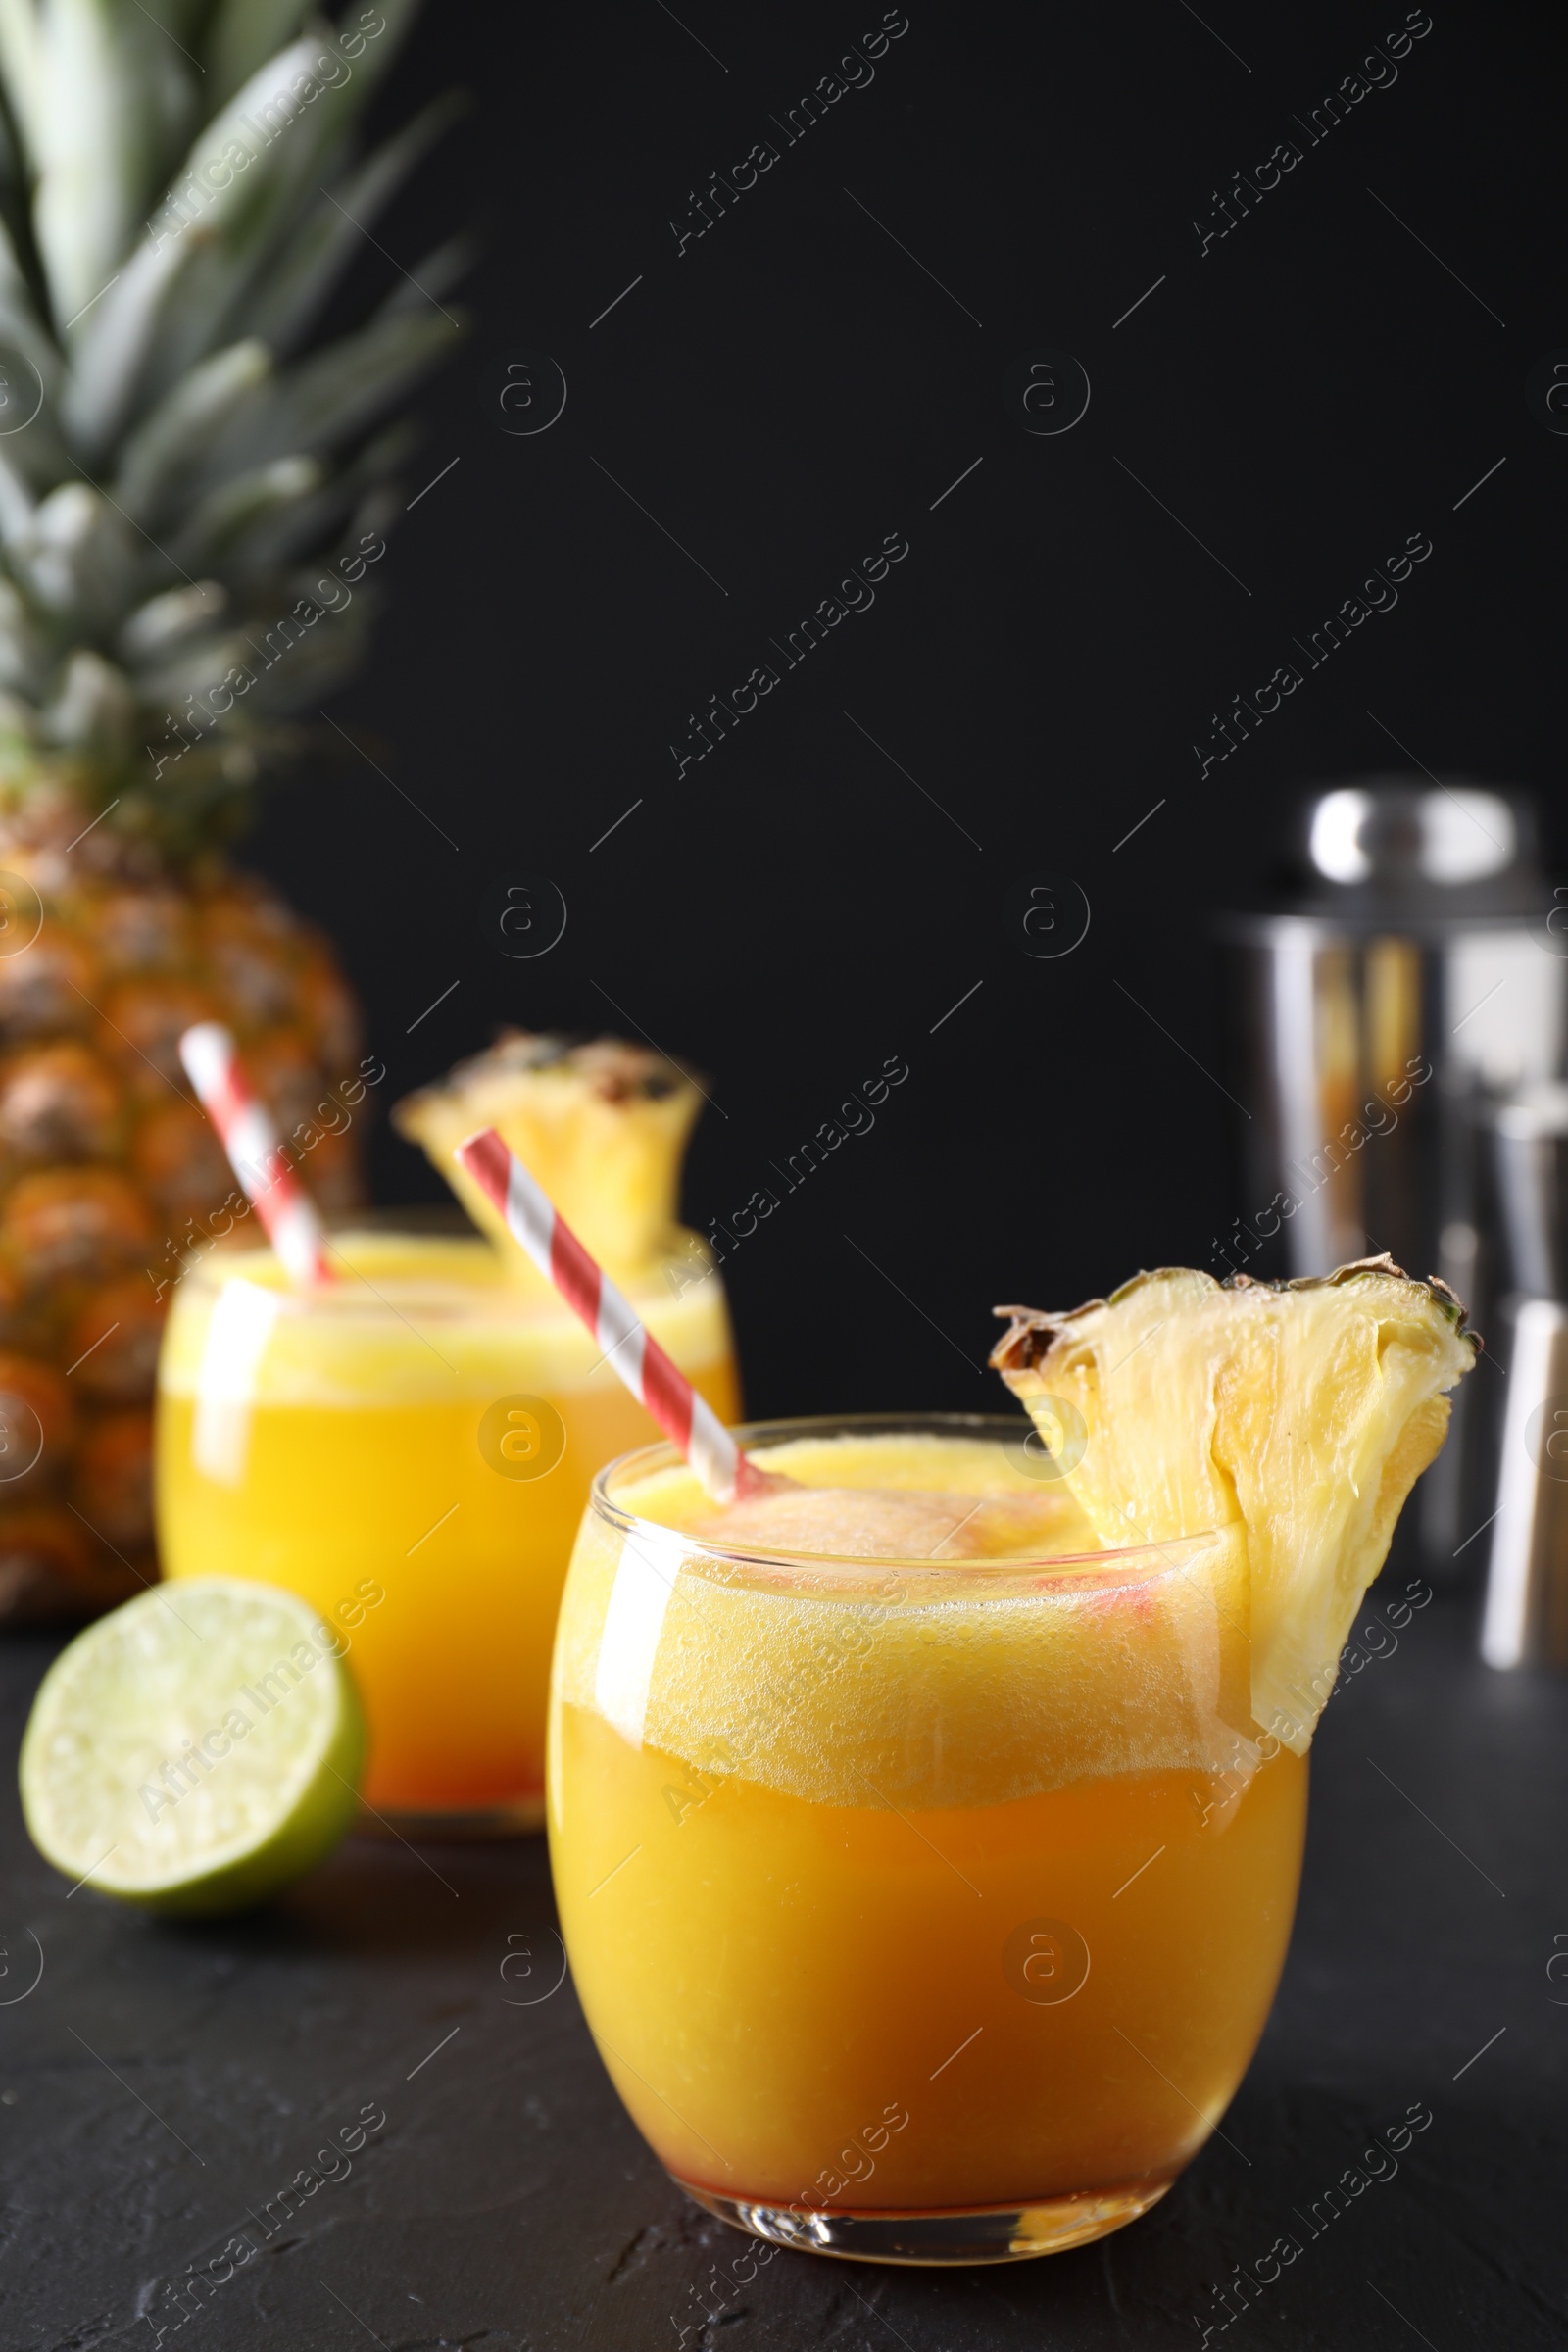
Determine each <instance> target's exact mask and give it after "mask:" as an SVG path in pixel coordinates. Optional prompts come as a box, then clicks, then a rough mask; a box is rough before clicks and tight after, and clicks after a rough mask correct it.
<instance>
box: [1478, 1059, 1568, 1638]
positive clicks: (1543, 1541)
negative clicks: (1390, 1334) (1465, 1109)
mask: <svg viewBox="0 0 1568 2352" xmlns="http://www.w3.org/2000/svg"><path fill="white" fill-rule="evenodd" d="M1482 1125H1483V1130H1484V1133H1485V1136H1486V1141H1487V1145H1488V1165H1489V1172H1490V1175H1491V1178H1492V1185H1493V1192H1494V1196H1495V1201H1496V1204H1497V1224H1498V1229H1499V1236H1498V1238H1499V1243H1500V1250H1499V1256H1500V1260H1501V1274H1502V1279H1503V1280H1504V1281H1505V1282H1506V1283H1507V1285H1508V1296H1507V1297H1506V1298H1505V1299H1503V1301H1502V1305H1501V1308H1500V1311H1499V1314H1498V1318H1497V1322H1498V1340H1499V1347H1500V1358H1501V1361H1502V1362H1503V1364H1504V1365H1505V1367H1506V1371H1507V1395H1506V1401H1505V1404H1504V1408H1503V1412H1502V1428H1501V1444H1500V1447H1499V1451H1498V1456H1497V1480H1496V1495H1495V1503H1496V1508H1495V1512H1494V1514H1493V1518H1492V1538H1491V1557H1490V1560H1489V1564H1488V1570H1487V1602H1486V1610H1485V1613H1484V1615H1483V1618H1482V1625H1481V1654H1482V1656H1483V1657H1484V1658H1485V1659H1486V1661H1487V1663H1488V1664H1489V1665H1491V1666H1524V1665H1532V1664H1545V1665H1550V1666H1568V1087H1565V1086H1556V1085H1545V1086H1538V1087H1532V1088H1530V1089H1528V1090H1527V1091H1526V1092H1525V1093H1523V1094H1521V1095H1519V1096H1516V1097H1514V1098H1512V1099H1511V1100H1509V1101H1507V1102H1504V1103H1497V1104H1495V1105H1493V1106H1489V1108H1488V1109H1487V1110H1486V1112H1485V1113H1484V1114H1483V1120H1482Z"/></svg>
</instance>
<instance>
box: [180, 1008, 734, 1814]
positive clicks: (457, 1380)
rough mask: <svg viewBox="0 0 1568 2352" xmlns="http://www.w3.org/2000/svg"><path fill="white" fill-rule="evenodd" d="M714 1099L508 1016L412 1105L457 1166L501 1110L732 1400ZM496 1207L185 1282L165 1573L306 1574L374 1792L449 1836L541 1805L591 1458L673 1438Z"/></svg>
mask: <svg viewBox="0 0 1568 2352" xmlns="http://www.w3.org/2000/svg"><path fill="white" fill-rule="evenodd" d="M475 1092H477V1094H478V1096H479V1097H480V1105H479V1107H478V1108H475V1106H474V1103H473V1097H474V1094H475ZM699 1102H700V1096H699V1094H698V1090H697V1089H696V1087H695V1085H694V1084H693V1082H692V1081H691V1079H690V1078H689V1077H688V1076H687V1074H686V1073H685V1072H684V1071H682V1070H680V1069H679V1068H678V1067H677V1066H676V1065H675V1064H672V1063H669V1062H666V1061H665V1060H664V1059H663V1058H662V1056H659V1055H656V1054H648V1053H646V1052H644V1051H643V1049H641V1048H633V1047H626V1046H622V1045H619V1044H618V1043H616V1042H615V1041H613V1040H609V1039H606V1040H601V1041H599V1042H598V1043H597V1044H596V1045H593V1046H588V1047H575V1048H574V1047H572V1046H570V1045H569V1044H568V1043H567V1042H566V1041H564V1040H561V1039H554V1038H540V1037H530V1036H526V1035H524V1034H522V1033H514V1034H513V1036H512V1037H510V1038H509V1039H506V1040H504V1041H503V1042H502V1044H501V1045H500V1046H499V1047H498V1048H496V1049H494V1050H493V1051H492V1052H491V1053H490V1054H485V1055H481V1056H480V1057H479V1058H478V1060H477V1061H475V1062H472V1063H469V1064H466V1065H465V1066H464V1067H462V1068H460V1069H459V1070H457V1071H455V1072H454V1073H453V1075H452V1078H451V1079H450V1080H449V1081H447V1082H446V1083H445V1084H444V1085H443V1086H441V1087H438V1088H432V1089H429V1090H427V1091H426V1092H425V1093H424V1094H423V1095H421V1096H415V1097H413V1098H411V1099H410V1101H409V1102H407V1103H403V1104H401V1105H400V1106H399V1112H398V1118H399V1123H400V1124H401V1125H402V1126H403V1127H404V1129H405V1132H407V1133H409V1134H411V1135H414V1136H417V1137H418V1138H419V1140H421V1141H424V1142H425V1143H426V1144H427V1147H428V1148H429V1150H430V1152H431V1156H432V1158H434V1159H435V1160H436V1164H437V1165H438V1166H442V1167H443V1169H444V1170H445V1169H447V1168H450V1166H451V1157H450V1150H449V1148H448V1141H449V1131H451V1130H454V1129H455V1130H456V1131H457V1132H459V1133H463V1132H466V1130H467V1129H468V1128H471V1127H472V1126H474V1125H477V1124H481V1123H482V1121H483V1117H484V1116H485V1115H489V1116H503V1117H504V1118H505V1121H506V1123H507V1125H508V1127H509V1129H510V1130H511V1131H512V1132H513V1133H515V1134H519V1135H520V1137H521V1139H522V1140H524V1141H525V1142H526V1145H527V1148H528V1149H529V1151H530V1152H531V1153H532V1155H533V1157H534V1158H535V1159H536V1161H539V1162H542V1163H543V1164H544V1165H546V1166H547V1167H548V1168H549V1169H550V1173H551V1177H552V1181H553V1183H554V1184H555V1186H556V1188H557V1190H558V1193H559V1196H560V1197H561V1198H562V1199H563V1200H564V1201H570V1202H571V1204H572V1208H573V1212H574V1214H575V1216H576V1218H577V1219H578V1220H579V1221H580V1222H581V1224H582V1225H583V1227H584V1228H585V1229H587V1230H590V1231H592V1232H593V1234H594V1236H595V1240H596V1243H597V1246H598V1248H599V1249H600V1250H601V1251H602V1252H603V1253H604V1255H605V1258H606V1260H607V1262H609V1263H611V1264H613V1265H614V1267H615V1268H616V1271H617V1274H618V1276H619V1278H620V1280H621V1281H622V1283H623V1284H624V1286H625V1288H626V1289H627V1291H628V1293H629V1294H630V1295H631V1296H632V1297H633V1299H635V1300H636V1302H637V1306H638V1309H639V1311H640V1312H641V1314H642V1315H643V1317H644V1319H645V1320H646V1322H647V1324H648V1326H649V1328H650V1329H651V1330H652V1331H653V1332H654V1334H655V1335H656V1336H657V1338H658V1339H659V1340H660V1341H661V1342H662V1345H663V1347H664V1348H665V1349H666V1350H667V1351H668V1353H669V1354H670V1355H671V1356H672V1357H673V1358H674V1359H675V1361H676V1362H677V1363H678V1364H679V1365H680V1366H681V1368H682V1370H683V1371H684V1372H685V1373H686V1374H687V1375H688V1377H689V1378H690V1379H691V1381H692V1382H693V1384H694V1385H695V1386H696V1388H697V1389H698V1390H699V1391H700V1392H701V1393H702V1395H703V1396H704V1397H707V1399H708V1401H709V1402H710V1403H711V1405H712V1406H713V1408H714V1410H715V1411H716V1412H717V1413H718V1414H719V1416H720V1417H721V1418H722V1419H724V1420H726V1421H727V1420H731V1419H733V1418H734V1416H735V1414H736V1413H737V1412H738V1410H739V1395H738V1391H737V1386H736V1375H735V1365H734V1355H733V1349H732V1346H731V1340H730V1332H729V1322H728V1316H727V1312H726V1308H725V1303H724V1295H723V1290H722V1286H721V1283H720V1281H719V1278H718V1275H717V1273H716V1271H714V1270H713V1269H712V1268H711V1267H710V1266H709V1265H708V1261H707V1259H706V1257H705V1256H704V1253H703V1249H702V1245H701V1244H700V1243H699V1242H698V1241H697V1239H696V1237H695V1236H694V1235H691V1234H687V1233H684V1232H683V1231H682V1229H681V1228H680V1227H679V1226H678V1225H677V1224H676V1223H675V1196H676V1188H677V1183H678V1176H679V1164H680V1153H681V1149H682V1146H683V1144H684V1141H685V1137H686V1134H687V1132H688V1130H689V1128H690V1125H691V1121H692V1117H693V1114H694V1111H695V1109H696V1107H697V1105H698V1103H699ZM485 1205H486V1204H484V1203H483V1202H481V1203H480V1206H481V1208H483V1207H484V1206H485ZM488 1221H489V1222H490V1224H491V1226H492V1230H494V1231H495V1232H496V1240H495V1242H494V1244H492V1242H490V1241H488V1240H485V1239H482V1238H480V1237H479V1236H477V1235H474V1234H472V1233H471V1232H470V1233H468V1234H466V1237H465V1238H457V1237H453V1236H441V1235H436V1234H433V1233H431V1232H429V1231H424V1232H420V1231H417V1230H404V1231H398V1230H395V1229H393V1228H392V1227H390V1226H388V1225H387V1224H385V1223H382V1224H381V1225H379V1226H375V1225H372V1224H369V1223H367V1224H365V1225H364V1226H363V1227H362V1228H360V1229H358V1230H346V1231H342V1232H338V1233H336V1234H335V1235H334V1236H333V1238H332V1242H331V1246H330V1249H329V1250H328V1253H327V1255H328V1262H329V1264H330V1266H331V1267H332V1269H333V1271H334V1273H335V1275H336V1277H337V1279H335V1280H333V1281H331V1282H329V1283H323V1284H320V1285H319V1286H317V1287H315V1288H313V1289H311V1290H309V1291H308V1292H303V1293H302V1292H298V1291H294V1290H291V1289H290V1287H289V1285H288V1283H287V1281H286V1280H285V1278H284V1275H283V1272H282V1270H281V1268H280V1267H279V1265H278V1263H277V1261H276V1259H275V1258H274V1257H273V1255H272V1253H271V1252H270V1251H269V1250H255V1251H249V1252H234V1253H230V1254H224V1255H221V1256H220V1255H215V1256H213V1257H211V1258H209V1259H207V1260H206V1261H205V1262H204V1263H203V1264H201V1265H199V1266H196V1267H193V1268H192V1269H191V1270H190V1271H189V1272H187V1274H186V1275H185V1277H184V1279H183V1281H182V1282H181V1285H180V1287H179V1290H178V1292H177V1294H176V1297H175V1300H174V1304H173V1309H172V1314H171V1317H170V1322H169V1327H168V1331H167V1335H166V1338H165V1343H164V1351H163V1360H162V1366H161V1372H160V1388H159V1411H158V1433H157V1485H158V1519H159V1537H160V1544H161V1550H162V1557H163V1565H164V1571H165V1574H166V1575H169V1576H172V1577H183V1576H205V1575H211V1574H212V1573H214V1572H215V1571H221V1572H222V1573H223V1574H225V1575H229V1576H240V1577H255V1578H259V1579H261V1580H263V1581H264V1582H267V1583H272V1584H279V1585H286V1586H288V1587H289V1588H290V1589H291V1590H292V1591H294V1592H296V1593H300V1594H301V1595H302V1596H303V1597H304V1598H306V1599H307V1600H309V1601H311V1602H312V1603H313V1604H314V1605H315V1606H316V1607H317V1608H319V1610H320V1611H321V1613H322V1615H323V1616H324V1617H326V1618H327V1619H328V1620H329V1621H330V1622H331V1623H333V1624H335V1625H337V1626H339V1627H341V1628H342V1629H343V1631H344V1634H345V1635H346V1637H347V1639H348V1641H349V1643H350V1650H349V1655H350V1659H351V1663H352V1666H353V1669H354V1673H355V1677H356V1680H357V1681H358V1684H359V1687H360V1690H361V1692H362V1694H363V1696H364V1699H365V1704H366V1711H367V1715H368V1723H369V1733H370V1748H369V1761H368V1769H367V1774H366V1780H365V1795H366V1799H367V1802H368V1805H370V1806H371V1807H372V1808H374V1810H375V1811H376V1812H378V1813H382V1814H392V1815H394V1816H396V1817H398V1818H399V1819H402V1818H403V1817H404V1816H409V1817H412V1818H414V1819H415V1820H417V1821H421V1822H422V1821H428V1823H429V1825H430V1826H432V1827H434V1828H445V1829H448V1830H456V1829H460V1828H462V1829H468V1830H473V1831H483V1830H504V1829H508V1828H537V1827H538V1826H539V1824H540V1822H541V1820H542V1818H543V1789H544V1755H545V1703H546V1693H547V1687H548V1681H549V1669H550V1644H551V1640H552V1637H553V1635H554V1631H555V1620H556V1610H557V1606H558V1603H559V1601H560V1598H561V1589H562V1585H563V1582H564V1577H565V1572H566V1563H567V1561H568V1559H569V1557H570V1553H571V1545H572V1538H573V1535H574V1533H575V1530H576V1526H577V1522H578V1520H579V1518H580V1517H581V1514H582V1509H583V1505H584V1502H585V1500H586V1497H587V1494H588V1488H589V1482H590V1480H591V1479H592V1477H593V1475H594V1473H595V1471H596V1470H598V1469H599V1468H600V1466H601V1465H602V1464H603V1463H604V1462H606V1461H608V1460H610V1459H611V1458H612V1457H613V1455H615V1454H617V1453H620V1452H623V1451H624V1450H625V1449H626V1448H627V1447H628V1446H637V1445H640V1444H642V1443H644V1442H645V1441H646V1440H647V1439H648V1438H650V1437H652V1436H653V1435H654V1434H655V1433H654V1424H653V1422H652V1421H651V1420H650V1419H649V1417H648V1415H647V1414H646V1413H645V1412H644V1411H643V1409H642V1407H641V1405H639V1404H638V1403H637V1402H636V1401H635V1400H634V1399H633V1398H632V1397H629V1396H628V1395H627V1394H626V1392H625V1390H624V1389H623V1388H622V1386H621V1384H620V1382H619V1380H618V1379H617V1378H616V1376H615V1372H614V1370H613V1366H612V1365H611V1364H610V1363H609V1362H607V1361H606V1360H605V1356H604V1350H603V1349H602V1348H600V1347H599V1346H598V1345H597V1344H596V1342H595V1341H594V1339H593V1338H592V1336H591V1335H590V1334H589V1333H588V1332H586V1331H585V1330H584V1329H583V1328H582V1327H581V1325H580V1324H579V1323H578V1322H577V1321H576V1319H575V1318H574V1316H573V1315H572V1313H571V1310H570V1309H569V1307H567V1306H566V1305H565V1304H564V1302H563V1301H562V1299H560V1298H559V1297H558V1296H557V1294H556V1292H555V1291H554V1290H553V1289H552V1288H551V1286H550V1284H549V1283H548V1282H545V1281H543V1280H542V1279H541V1278H540V1277H539V1276H538V1275H537V1274H536V1273H535V1272H534V1270H533V1268H532V1267H531V1266H530V1265H529V1264H528V1263H527V1261H526V1259H525V1257H524V1256H523V1253H522V1251H521V1250H519V1249H517V1248H516V1246H515V1244H514V1243H513V1242H512V1241H511V1240H510V1237H509V1236H508V1235H507V1234H506V1231H505V1228H504V1227H498V1226H497V1221H496V1220H494V1219H490V1220H488Z"/></svg>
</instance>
